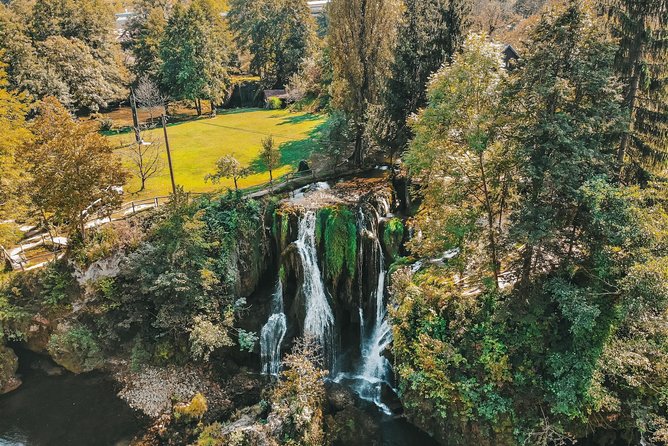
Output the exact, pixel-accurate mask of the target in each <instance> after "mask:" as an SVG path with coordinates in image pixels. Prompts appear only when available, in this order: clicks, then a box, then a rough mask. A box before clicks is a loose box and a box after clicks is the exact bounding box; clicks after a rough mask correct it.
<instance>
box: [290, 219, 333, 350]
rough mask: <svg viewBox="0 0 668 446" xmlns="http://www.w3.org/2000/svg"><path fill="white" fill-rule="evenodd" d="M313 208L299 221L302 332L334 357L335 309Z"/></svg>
mask: <svg viewBox="0 0 668 446" xmlns="http://www.w3.org/2000/svg"><path fill="white" fill-rule="evenodd" d="M315 226H316V215H315V212H312V211H307V212H306V214H305V215H304V216H303V217H302V219H301V221H300V222H299V231H298V236H297V241H296V242H295V245H296V246H297V251H298V252H299V256H300V257H301V260H302V266H303V269H304V280H303V283H302V294H303V296H304V300H305V303H306V317H305V319H304V334H305V335H310V336H313V337H314V338H315V339H316V340H317V341H318V343H319V344H320V345H321V346H322V347H323V350H324V356H325V358H327V359H329V362H330V363H331V362H332V360H333V358H334V313H333V312H332V308H331V307H330V306H329V303H328V302H327V295H326V294H325V284H324V283H323V280H322V274H321V273H320V267H319V266H318V253H317V250H316V242H315Z"/></svg>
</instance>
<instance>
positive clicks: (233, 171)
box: [205, 155, 250, 191]
mask: <svg viewBox="0 0 668 446" xmlns="http://www.w3.org/2000/svg"><path fill="white" fill-rule="evenodd" d="M249 174H250V171H249V170H248V168H247V167H243V166H242V165H241V163H240V162H239V161H237V159H236V158H235V157H233V156H232V155H225V156H224V157H222V158H221V159H219V160H218V161H217V162H216V172H215V173H213V174H209V175H207V176H206V177H205V180H206V181H211V182H212V183H219V182H220V180H221V179H223V178H231V179H232V180H234V190H236V191H238V190H239V184H238V182H239V180H240V179H241V178H245V177H247V176H248V175H249Z"/></svg>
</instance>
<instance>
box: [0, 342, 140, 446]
mask: <svg viewBox="0 0 668 446" xmlns="http://www.w3.org/2000/svg"><path fill="white" fill-rule="evenodd" d="M43 360H44V359H42V358H39V357H37V356H36V355H33V354H30V353H26V352H20V363H21V367H20V370H19V372H20V373H21V378H22V379H23V385H22V386H21V387H19V388H18V389H17V390H15V391H14V392H11V393H9V394H6V395H1V396H0V446H120V445H127V444H128V443H129V442H130V440H131V439H132V438H133V437H134V436H135V435H136V434H137V433H138V432H140V431H141V429H142V427H143V426H144V424H145V423H146V421H145V420H144V419H142V418H141V417H140V416H138V415H137V413H136V412H135V411H133V410H132V409H130V407H128V406H127V405H126V404H125V403H124V402H123V401H122V400H121V399H119V398H118V397H117V396H116V391H115V386H114V383H113V382H112V381H110V380H109V378H108V377H106V376H104V375H102V374H97V373H93V374H83V375H78V376H77V375H73V374H70V373H64V374H62V375H60V376H48V375H47V374H46V372H44V371H43V370H40V369H36V368H34V366H35V364H36V362H37V361H43Z"/></svg>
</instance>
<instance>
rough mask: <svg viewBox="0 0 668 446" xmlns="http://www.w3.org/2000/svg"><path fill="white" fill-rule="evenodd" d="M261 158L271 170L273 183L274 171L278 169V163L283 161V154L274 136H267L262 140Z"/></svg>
mask: <svg viewBox="0 0 668 446" xmlns="http://www.w3.org/2000/svg"><path fill="white" fill-rule="evenodd" d="M260 157H261V158H262V161H263V162H264V165H265V166H267V169H268V170H269V181H271V182H273V181H274V169H276V168H277V167H278V163H279V162H280V161H281V154H280V152H279V151H278V150H277V147H276V145H275V143H274V137H273V136H271V135H270V136H267V137H266V138H264V139H263V140H262V152H260Z"/></svg>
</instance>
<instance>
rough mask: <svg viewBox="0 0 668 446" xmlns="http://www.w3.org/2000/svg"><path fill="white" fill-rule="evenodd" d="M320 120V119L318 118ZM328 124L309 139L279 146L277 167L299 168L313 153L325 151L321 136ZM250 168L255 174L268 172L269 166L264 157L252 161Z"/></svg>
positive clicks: (311, 133)
mask: <svg viewBox="0 0 668 446" xmlns="http://www.w3.org/2000/svg"><path fill="white" fill-rule="evenodd" d="M318 119H320V118H319V117H318ZM326 125H327V122H323V123H321V124H319V125H318V126H317V127H315V128H314V129H313V130H311V131H310V132H309V134H308V137H306V138H305V139H300V140H297V141H288V142H285V143H283V144H281V145H280V146H278V151H279V153H280V156H281V158H280V161H279V165H278V166H277V167H283V166H287V165H289V166H292V167H297V166H298V165H299V162H300V161H302V160H308V159H309V158H310V157H311V155H312V154H313V153H316V152H318V151H320V150H322V149H323V145H322V142H321V141H320V136H321V134H322V131H323V130H324V129H325V127H326ZM249 167H250V168H251V170H252V171H253V172H255V173H263V172H267V171H268V169H267V164H266V163H265V162H264V160H263V159H262V157H260V156H258V157H257V158H255V159H254V160H253V161H251V163H250V165H249Z"/></svg>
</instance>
